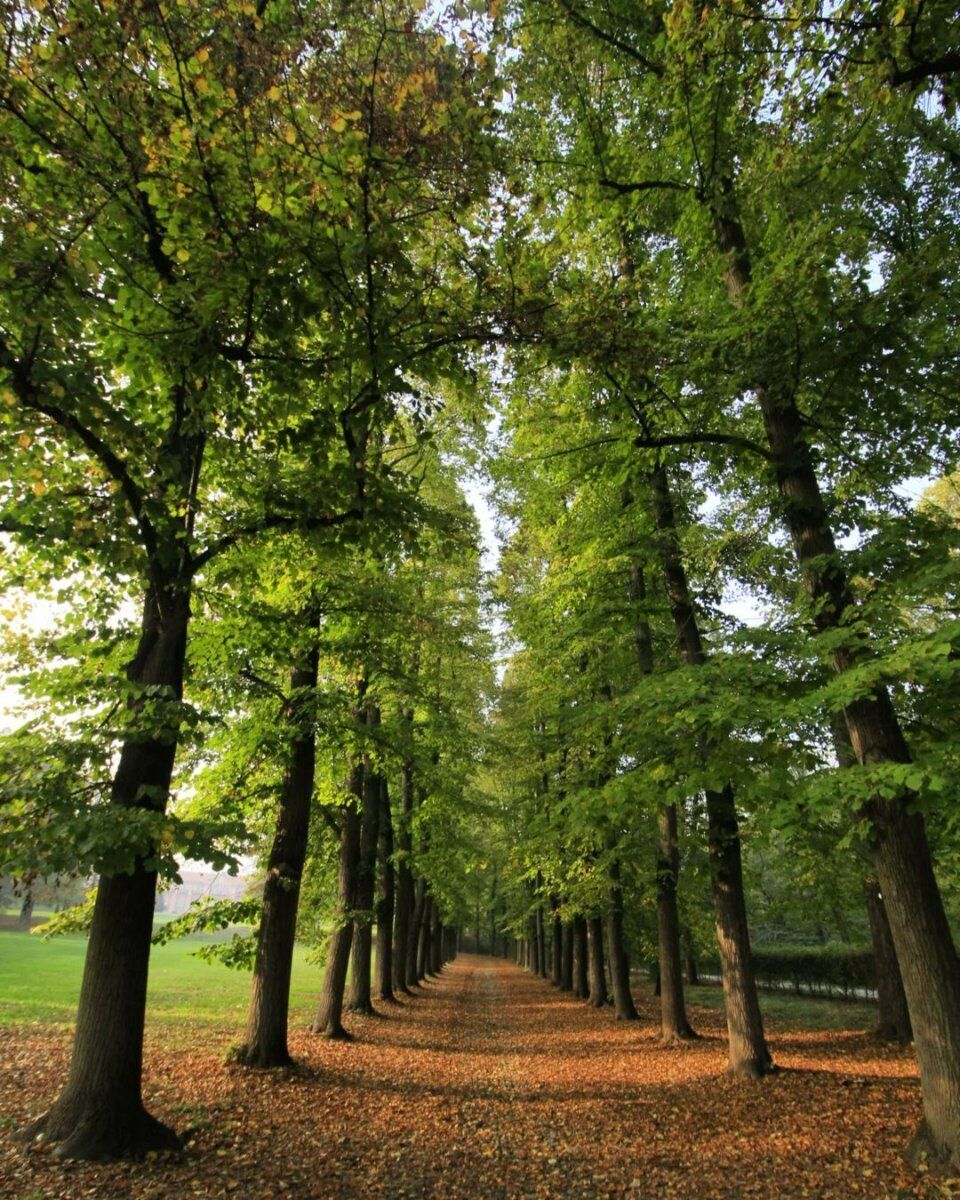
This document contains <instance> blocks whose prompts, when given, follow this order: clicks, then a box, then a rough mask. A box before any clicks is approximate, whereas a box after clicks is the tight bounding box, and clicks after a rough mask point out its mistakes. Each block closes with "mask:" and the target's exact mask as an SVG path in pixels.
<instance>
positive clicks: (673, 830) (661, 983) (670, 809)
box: [630, 564, 696, 1045]
mask: <svg viewBox="0 0 960 1200" xmlns="http://www.w3.org/2000/svg"><path fill="white" fill-rule="evenodd" d="M630 599H631V600H633V602H634V603H635V604H637V605H638V607H639V612H638V615H637V628H636V650H637V665H638V666H639V668H640V671H641V674H643V675H650V674H652V672H653V669H654V658H653V634H652V633H651V630H650V622H649V620H648V618H647V615H646V609H645V607H644V606H645V602H646V599H647V585H646V579H645V577H644V571H643V567H642V566H640V565H639V564H637V565H635V566H634V568H633V571H632V573H631V579H630ZM658 827H659V835H660V836H659V842H658V848H657V941H658V945H659V970H658V971H657V983H656V988H655V990H654V995H655V996H659V997H660V1037H661V1039H662V1041H663V1042H665V1043H666V1044H668V1045H669V1044H671V1043H673V1042H676V1041H678V1040H686V1039H688V1038H694V1037H696V1034H695V1033H694V1031H693V1029H692V1028H691V1026H690V1023H689V1021H688V1020H687V1012H686V1005H685V1004H684V999H683V977H682V975H681V973H680V917H679V914H678V912H677V882H678V880H679V877H680V852H679V849H678V845H677V809H676V806H675V805H673V804H668V805H667V806H666V807H665V808H664V809H662V810H661V812H660V816H659V818H658Z"/></svg>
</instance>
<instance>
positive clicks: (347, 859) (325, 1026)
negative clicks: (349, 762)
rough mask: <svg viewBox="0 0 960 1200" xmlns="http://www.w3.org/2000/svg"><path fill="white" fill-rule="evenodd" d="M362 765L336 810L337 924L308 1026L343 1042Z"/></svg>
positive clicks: (357, 864)
mask: <svg viewBox="0 0 960 1200" xmlns="http://www.w3.org/2000/svg"><path fill="white" fill-rule="evenodd" d="M363 775H364V772H363V764H362V763H361V762H358V763H354V765H353V767H352V768H351V771H350V779H349V783H348V786H347V792H348V795H347V800H346V802H345V803H344V804H343V805H342V807H341V809H340V850H339V877H338V881H337V909H338V914H337V924H336V927H335V928H334V931H333V934H332V935H331V938H330V948H329V950H328V951H327V965H326V969H325V970H324V974H323V985H322V987H321V990H320V1004H319V1007H318V1009H317V1015H316V1017H315V1019H314V1022H313V1025H312V1026H311V1028H312V1030H313V1032H314V1033H322V1034H323V1035H324V1037H328V1038H331V1039H338V1040H343V1041H347V1040H349V1039H350V1037H351V1035H350V1034H349V1033H348V1032H347V1031H346V1029H344V1027H343V1023H342V1018H343V994H344V991H345V988H346V983H347V969H348V967H349V966H350V947H351V945H352V944H353V911H354V909H355V908H356V903H357V876H358V873H359V869H360V812H359V805H360V803H361V802H362V796H363Z"/></svg>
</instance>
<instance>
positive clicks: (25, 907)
mask: <svg viewBox="0 0 960 1200" xmlns="http://www.w3.org/2000/svg"><path fill="white" fill-rule="evenodd" d="M32 922H33V884H32V883H28V884H27V885H26V887H25V889H24V893H23V902H22V903H21V905H20V916H19V917H18V918H17V928H18V929H19V930H20V931H21V932H23V933H29V932H30V925H31V924H32Z"/></svg>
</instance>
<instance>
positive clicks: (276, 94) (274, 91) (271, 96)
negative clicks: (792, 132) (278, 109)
mask: <svg viewBox="0 0 960 1200" xmlns="http://www.w3.org/2000/svg"><path fill="white" fill-rule="evenodd" d="M280 96H281V92H280V89H279V88H278V87H277V85H276V84H274V85H273V87H272V88H270V90H269V91H268V92H267V99H268V100H279V99H280Z"/></svg>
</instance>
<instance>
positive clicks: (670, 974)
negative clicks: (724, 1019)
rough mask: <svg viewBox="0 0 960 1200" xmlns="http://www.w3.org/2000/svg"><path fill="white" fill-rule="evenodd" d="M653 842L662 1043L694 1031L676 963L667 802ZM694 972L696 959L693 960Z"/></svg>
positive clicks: (674, 857) (673, 859)
mask: <svg viewBox="0 0 960 1200" xmlns="http://www.w3.org/2000/svg"><path fill="white" fill-rule="evenodd" d="M658 824H659V834H660V837H659V843H658V846H657V942H658V947H659V972H658V975H657V981H658V983H659V991H658V994H659V996H660V1039H661V1041H663V1042H664V1043H665V1044H666V1045H668V1046H669V1045H673V1044H674V1043H676V1042H683V1041H689V1040H691V1039H692V1038H695V1037H696V1036H697V1035H696V1033H695V1032H694V1031H693V1028H692V1026H691V1025H690V1022H689V1020H688V1019H687V1008H686V1003H685V1001H684V997H683V974H682V971H681V967H680V918H679V915H678V913H677V878H678V876H679V873H680V852H679V849H678V847H677V809H676V806H675V805H673V804H668V805H667V806H666V807H665V808H663V809H661V811H660V817H659V822H658ZM693 970H694V972H696V963H693Z"/></svg>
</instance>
